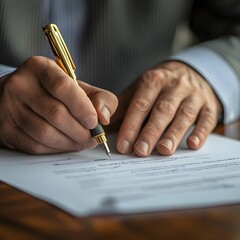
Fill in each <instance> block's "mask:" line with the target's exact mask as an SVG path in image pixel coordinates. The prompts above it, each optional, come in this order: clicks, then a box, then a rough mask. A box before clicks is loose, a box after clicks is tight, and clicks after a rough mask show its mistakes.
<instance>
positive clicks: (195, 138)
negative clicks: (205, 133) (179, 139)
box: [189, 136, 200, 146]
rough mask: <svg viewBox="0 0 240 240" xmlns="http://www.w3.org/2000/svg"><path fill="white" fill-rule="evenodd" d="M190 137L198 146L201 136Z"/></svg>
mask: <svg viewBox="0 0 240 240" xmlns="http://www.w3.org/2000/svg"><path fill="white" fill-rule="evenodd" d="M189 139H190V140H191V141H192V142H194V144H195V145H196V146H198V145H199V143H200V139H199V137H197V136H191V137H190V138H189Z"/></svg>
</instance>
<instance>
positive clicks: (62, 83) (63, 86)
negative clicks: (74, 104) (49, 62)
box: [46, 70, 71, 96]
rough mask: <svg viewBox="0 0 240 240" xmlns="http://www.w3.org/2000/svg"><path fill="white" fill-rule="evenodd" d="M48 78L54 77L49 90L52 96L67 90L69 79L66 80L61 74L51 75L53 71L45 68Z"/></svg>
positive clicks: (69, 84)
mask: <svg viewBox="0 0 240 240" xmlns="http://www.w3.org/2000/svg"><path fill="white" fill-rule="evenodd" d="M46 74H47V75H48V79H54V78H55V81H54V84H52V86H51V92H52V94H53V95H54V96H60V95H61V94H63V93H65V92H67V91H68V89H69V87H70V86H71V81H67V80H66V79H65V78H64V77H63V76H55V77H54V76H52V75H53V73H52V72H51V71H50V70H47V73H46Z"/></svg>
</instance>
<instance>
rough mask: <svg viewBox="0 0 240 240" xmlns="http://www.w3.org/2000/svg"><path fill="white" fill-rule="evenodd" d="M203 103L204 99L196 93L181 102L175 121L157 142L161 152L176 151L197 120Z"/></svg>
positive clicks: (168, 153)
mask: <svg viewBox="0 0 240 240" xmlns="http://www.w3.org/2000/svg"><path fill="white" fill-rule="evenodd" d="M202 105H203V99H202V98H199V97H197V96H196V95H192V96H191V97H188V98H187V99H186V100H184V101H183V102H182V103H181V105H180V106H179V109H178V110H177V113H176V116H175V118H174V120H173V122H172V123H171V124H170V126H169V127H168V129H167V130H166V132H165V133H164V136H163V137H162V139H161V141H159V143H158V144H157V150H158V152H159V153H160V154H162V155H171V154H173V153H174V152H175V150H176V148H177V146H178V145H179V143H180V141H181V140H182V138H183V136H184V134H185V133H186V131H187V130H188V129H189V128H190V127H191V126H192V125H193V123H194V122H195V121H196V119H197V117H198V114H199V111H200V109H201V107H202Z"/></svg>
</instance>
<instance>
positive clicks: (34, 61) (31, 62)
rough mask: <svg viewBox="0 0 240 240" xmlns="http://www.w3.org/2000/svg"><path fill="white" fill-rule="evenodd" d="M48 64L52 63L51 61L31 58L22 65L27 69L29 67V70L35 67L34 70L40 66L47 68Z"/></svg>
mask: <svg viewBox="0 0 240 240" xmlns="http://www.w3.org/2000/svg"><path fill="white" fill-rule="evenodd" d="M50 62H53V60H51V59H48V58H46V57H43V56H32V57H30V58H28V59H27V60H26V61H25V63H24V65H26V66H27V67H29V68H30V69H31V68H33V67H36V68H39V67H42V66H46V67H47V66H48V65H49V63H50Z"/></svg>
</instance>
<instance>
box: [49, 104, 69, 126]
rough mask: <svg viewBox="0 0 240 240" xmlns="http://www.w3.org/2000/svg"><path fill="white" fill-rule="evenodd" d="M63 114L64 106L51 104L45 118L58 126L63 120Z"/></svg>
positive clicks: (64, 112)
mask: <svg viewBox="0 0 240 240" xmlns="http://www.w3.org/2000/svg"><path fill="white" fill-rule="evenodd" d="M65 115H66V109H65V107H64V106H61V105H57V104H52V105H51V106H50V107H49V108H48V111H47V119H48V121H49V122H50V123H51V124H53V125H54V126H60V125H61V124H62V122H63V121H64V120H65Z"/></svg>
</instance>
